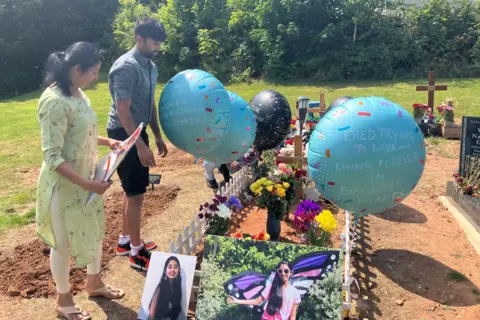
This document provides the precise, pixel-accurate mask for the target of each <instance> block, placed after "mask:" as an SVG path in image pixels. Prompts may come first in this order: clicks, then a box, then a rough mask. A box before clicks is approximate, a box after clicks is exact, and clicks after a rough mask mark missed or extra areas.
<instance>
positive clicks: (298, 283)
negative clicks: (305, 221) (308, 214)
mask: <svg viewBox="0 0 480 320" xmlns="http://www.w3.org/2000/svg"><path fill="white" fill-rule="evenodd" d="M342 259H343V257H342V253H341V250H338V249H330V248H320V247H314V246H305V245H296V244H287V243H278V242H269V241H254V240H244V239H236V238H228V237H219V236H207V237H206V240H205V251H204V260H203V263H202V276H201V280H200V294H199V298H198V302H197V308H196V312H195V319H197V320H227V319H235V320H247V319H248V320H312V319H322V320H326V319H332V320H333V319H335V320H338V319H339V318H340V315H341V305H342V290H341V289H342V268H341V266H342ZM213 301H214V302H213Z"/></svg>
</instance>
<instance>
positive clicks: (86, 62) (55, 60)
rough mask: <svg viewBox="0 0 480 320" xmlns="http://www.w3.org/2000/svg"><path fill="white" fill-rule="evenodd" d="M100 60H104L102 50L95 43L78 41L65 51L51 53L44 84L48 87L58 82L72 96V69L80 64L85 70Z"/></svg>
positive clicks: (67, 94)
mask: <svg viewBox="0 0 480 320" xmlns="http://www.w3.org/2000/svg"><path fill="white" fill-rule="evenodd" d="M100 62H102V52H101V51H100V50H99V49H98V48H97V47H96V46H95V45H94V44H93V43H90V42H76V43H74V44H72V45H71V46H70V47H68V49H67V50H66V51H64V52H54V53H52V54H50V56H49V57H48V60H47V64H46V67H45V76H44V80H43V86H44V88H46V87H49V86H51V85H52V84H53V83H56V85H57V86H58V87H59V88H60V89H61V90H62V92H63V94H65V95H66V96H71V95H72V93H71V92H70V86H71V84H72V81H71V79H70V78H69V73H70V70H71V69H72V68H73V67H74V66H76V65H78V66H80V69H81V70H82V71H83V72H85V71H87V70H88V69H90V68H92V67H94V66H95V65H97V64H98V63H100Z"/></svg>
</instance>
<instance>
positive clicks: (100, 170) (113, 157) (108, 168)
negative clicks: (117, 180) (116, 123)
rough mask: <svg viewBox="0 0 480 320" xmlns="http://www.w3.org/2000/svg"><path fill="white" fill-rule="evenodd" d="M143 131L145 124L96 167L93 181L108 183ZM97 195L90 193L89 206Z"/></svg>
mask: <svg viewBox="0 0 480 320" xmlns="http://www.w3.org/2000/svg"><path fill="white" fill-rule="evenodd" d="M142 129H143V122H142V123H140V125H139V126H138V128H137V129H136V130H135V132H134V133H133V134H132V135H131V136H130V137H128V139H127V140H124V141H122V143H120V145H119V146H118V148H117V149H115V150H113V151H111V152H109V153H108V154H107V155H106V156H105V157H104V158H103V159H102V160H101V161H100V162H99V163H98V164H97V166H96V167H95V174H94V176H93V180H102V181H108V180H109V179H110V178H111V177H112V175H113V174H114V173H115V170H117V168H118V166H119V165H120V163H121V162H122V161H123V159H124V158H125V156H126V155H127V153H128V152H129V151H130V149H131V148H132V147H133V145H134V144H135V143H136V142H137V139H138V137H140V133H141V132H142ZM96 195H97V194H96V193H94V192H90V194H89V195H88V199H87V204H89V203H91V202H92V200H93V199H94V198H95V196H96Z"/></svg>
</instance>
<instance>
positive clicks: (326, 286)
mask: <svg viewBox="0 0 480 320" xmlns="http://www.w3.org/2000/svg"><path fill="white" fill-rule="evenodd" d="M341 288H342V269H341V268H337V269H336V270H335V271H334V272H331V273H329V274H328V275H327V277H325V279H322V280H320V281H316V282H315V283H314V284H313V285H312V287H311V288H310V290H308V299H306V300H305V301H304V302H302V310H303V312H302V313H300V314H299V315H298V316H297V319H298V320H310V319H318V320H334V319H338V314H339V310H340V309H341V307H342V289H341Z"/></svg>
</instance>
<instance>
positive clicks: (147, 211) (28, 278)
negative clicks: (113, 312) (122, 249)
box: [0, 186, 179, 298]
mask: <svg viewBox="0 0 480 320" xmlns="http://www.w3.org/2000/svg"><path fill="white" fill-rule="evenodd" d="M178 192H179V188H178V187H172V186H160V187H158V188H156V189H155V190H154V191H150V192H149V194H148V197H145V204H144V211H143V217H144V218H147V219H148V218H149V217H151V216H154V215H160V214H161V213H162V212H163V211H164V210H165V209H166V208H167V207H168V206H169V205H170V204H172V202H173V201H174V200H175V198H176V197H177V193H178ZM121 199H122V192H121V191H120V190H117V191H115V192H114V193H112V194H110V195H108V196H106V197H105V220H106V226H105V227H106V232H105V240H104V242H103V248H102V250H103V251H102V252H103V255H102V270H105V268H106V267H107V264H108V262H109V261H110V260H111V259H112V258H113V257H114V256H115V246H116V242H117V239H118V235H119V234H120V231H121V228H122V216H121V206H122V202H121ZM147 219H143V220H142V222H143V224H145V222H146V221H147ZM49 255H50V248H49V247H48V246H47V245H45V244H44V243H43V242H42V241H40V240H38V239H37V240H33V241H31V242H29V243H26V244H22V245H19V246H17V247H15V250H13V251H11V252H9V253H7V252H5V253H3V254H2V255H0V274H1V275H2V277H1V278H0V292H1V293H3V294H8V295H11V296H18V295H20V296H21V297H24V298H40V297H43V298H48V297H54V296H55V294H56V292H55V283H54V281H53V278H52V275H51V273H50V261H49ZM85 279H86V268H79V269H73V262H72V270H71V271H70V283H71V291H72V293H73V294H77V293H78V292H80V291H81V290H83V287H84V285H85Z"/></svg>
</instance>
